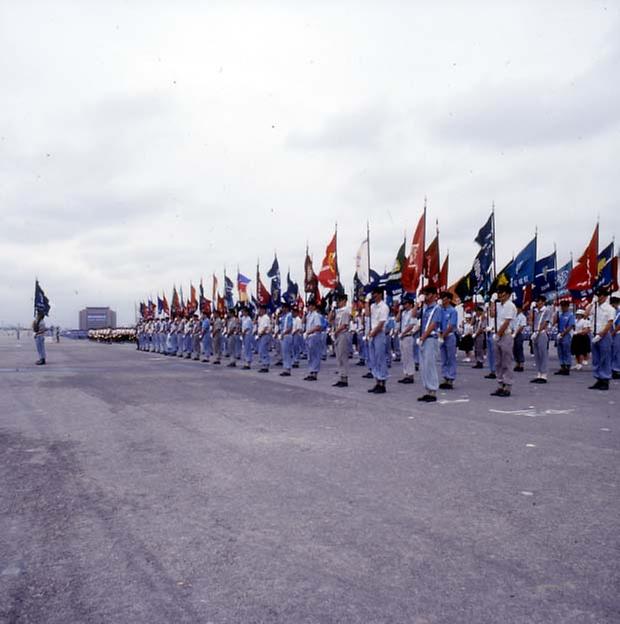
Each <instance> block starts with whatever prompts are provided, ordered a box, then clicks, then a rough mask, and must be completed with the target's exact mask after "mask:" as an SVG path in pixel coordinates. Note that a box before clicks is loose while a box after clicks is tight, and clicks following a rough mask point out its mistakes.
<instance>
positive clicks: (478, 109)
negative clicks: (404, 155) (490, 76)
mask: <svg viewBox="0 0 620 624" xmlns="http://www.w3.org/2000/svg"><path fill="white" fill-rule="evenodd" d="M612 76H620V49H615V50H614V51H613V52H612V53H611V54H610V55H609V56H607V57H606V58H605V59H603V60H602V61H600V62H598V63H596V64H594V65H593V66H592V67H591V68H590V69H589V70H588V71H586V72H584V73H582V74H581V75H578V76H576V77H574V78H573V79H571V80H568V81H566V80H565V81H562V82H555V81H554V79H553V78H550V79H549V80H548V81H546V82H544V83H543V82H535V83H530V84H521V85H519V86H516V87H512V88H510V87H499V88H498V87H496V86H494V85H482V86H480V87H479V88H476V90H475V91H473V92H471V93H470V94H469V95H468V96H466V97H465V98H463V99H459V100H458V101H452V102H451V103H450V104H449V105H448V107H447V108H448V109H449V112H448V113H447V115H446V114H445V113H444V114H442V117H441V118H440V119H438V120H436V122H435V124H434V126H435V127H434V133H435V136H437V137H438V138H440V139H441V140H443V141H445V142H448V143H450V142H455V143H479V144H487V145H490V146H496V147H505V148H514V147H519V146H528V145H544V144H551V143H570V142H574V141H577V140H581V139H586V138H589V137H592V136H595V135H597V134H600V133H602V132H604V131H606V130H609V129H610V128H613V127H614V126H616V125H617V124H618V122H620V80H616V79H614V78H611V77H612Z"/></svg>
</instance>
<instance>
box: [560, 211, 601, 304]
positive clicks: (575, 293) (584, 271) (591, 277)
mask: <svg viewBox="0 0 620 624" xmlns="http://www.w3.org/2000/svg"><path fill="white" fill-rule="evenodd" d="M597 276H598V223H597V224H596V227H595V228H594V232H593V234H592V238H591V239H590V242H589V243H588V246H587V247H586V248H585V250H584V252H583V254H581V257H580V258H579V260H577V264H576V265H575V266H574V267H573V270H572V271H571V272H570V275H569V277H568V284H567V288H568V290H570V293H571V297H572V299H573V301H584V300H588V299H591V298H592V293H593V292H594V290H593V289H594V285H595V284H596V278H597Z"/></svg>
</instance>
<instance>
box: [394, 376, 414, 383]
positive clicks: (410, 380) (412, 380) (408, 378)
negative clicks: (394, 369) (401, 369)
mask: <svg viewBox="0 0 620 624" xmlns="http://www.w3.org/2000/svg"><path fill="white" fill-rule="evenodd" d="M398 383H401V384H412V383H414V379H413V377H403V378H402V379H399V380H398Z"/></svg>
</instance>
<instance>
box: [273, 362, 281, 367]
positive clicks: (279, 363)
mask: <svg viewBox="0 0 620 624" xmlns="http://www.w3.org/2000/svg"><path fill="white" fill-rule="evenodd" d="M282 365H283V363H282V362H276V363H275V364H274V366H282Z"/></svg>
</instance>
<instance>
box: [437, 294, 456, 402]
mask: <svg viewBox="0 0 620 624" xmlns="http://www.w3.org/2000/svg"><path fill="white" fill-rule="evenodd" d="M452 299H453V295H452V293H451V292H448V291H444V292H442V293H441V321H440V328H439V329H440V333H439V345H440V355H441V374H442V376H443V381H442V382H441V383H440V384H439V387H440V388H441V389H442V390H452V389H454V380H455V379H456V333H455V330H456V328H457V323H458V319H457V313H456V309H455V308H454V306H453V305H452Z"/></svg>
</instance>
